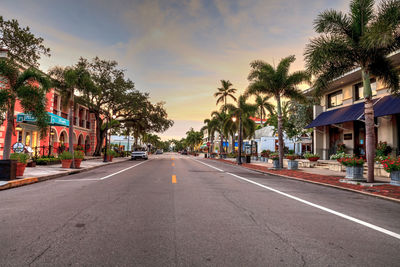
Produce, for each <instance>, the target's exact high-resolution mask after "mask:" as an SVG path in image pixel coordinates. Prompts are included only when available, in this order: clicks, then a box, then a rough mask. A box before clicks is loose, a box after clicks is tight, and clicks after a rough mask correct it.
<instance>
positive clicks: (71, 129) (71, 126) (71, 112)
mask: <svg viewBox="0 0 400 267" xmlns="http://www.w3.org/2000/svg"><path fill="white" fill-rule="evenodd" d="M72 97H73V96H72ZM70 103H71V107H70V109H69V136H68V142H69V149H68V150H69V152H70V153H71V154H72V163H71V168H75V164H74V121H75V117H74V101H73V100H71V102H70Z"/></svg>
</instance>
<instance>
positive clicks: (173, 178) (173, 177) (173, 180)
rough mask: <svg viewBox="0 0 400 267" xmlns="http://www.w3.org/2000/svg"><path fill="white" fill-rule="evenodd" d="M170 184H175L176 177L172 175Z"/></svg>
mask: <svg viewBox="0 0 400 267" xmlns="http://www.w3.org/2000/svg"><path fill="white" fill-rule="evenodd" d="M172 183H173V184H176V175H172Z"/></svg>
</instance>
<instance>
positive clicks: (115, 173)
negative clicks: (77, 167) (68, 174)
mask: <svg viewBox="0 0 400 267" xmlns="http://www.w3.org/2000/svg"><path fill="white" fill-rule="evenodd" d="M149 161H151V159H149V160H146V161H143V162H140V163H138V164H135V165H133V166H130V167H128V168H125V169H122V170H120V171H117V172H114V173H112V174H109V175H107V176H104V177H101V178H93V179H68V180H56V181H58V182H69V181H101V180H105V179H108V178H110V177H112V176H114V175H117V174H119V173H121V172H124V171H127V170H130V169H132V168H135V167H136V166H139V165H141V164H143V163H146V162H149Z"/></svg>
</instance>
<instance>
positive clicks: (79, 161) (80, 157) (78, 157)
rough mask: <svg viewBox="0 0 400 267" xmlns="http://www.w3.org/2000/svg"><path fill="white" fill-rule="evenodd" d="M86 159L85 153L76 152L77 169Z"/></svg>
mask: <svg viewBox="0 0 400 267" xmlns="http://www.w3.org/2000/svg"><path fill="white" fill-rule="evenodd" d="M84 157H85V154H84V153H83V151H80V150H76V151H74V165H75V168H76V169H79V168H80V167H81V162H82V160H83V158H84Z"/></svg>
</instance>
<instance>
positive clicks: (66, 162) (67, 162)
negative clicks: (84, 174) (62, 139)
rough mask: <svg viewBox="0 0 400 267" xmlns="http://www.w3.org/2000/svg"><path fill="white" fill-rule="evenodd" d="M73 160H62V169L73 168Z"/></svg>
mask: <svg viewBox="0 0 400 267" xmlns="http://www.w3.org/2000/svg"><path fill="white" fill-rule="evenodd" d="M71 163H72V159H63V160H61V167H62V168H67V169H69V168H71Z"/></svg>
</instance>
